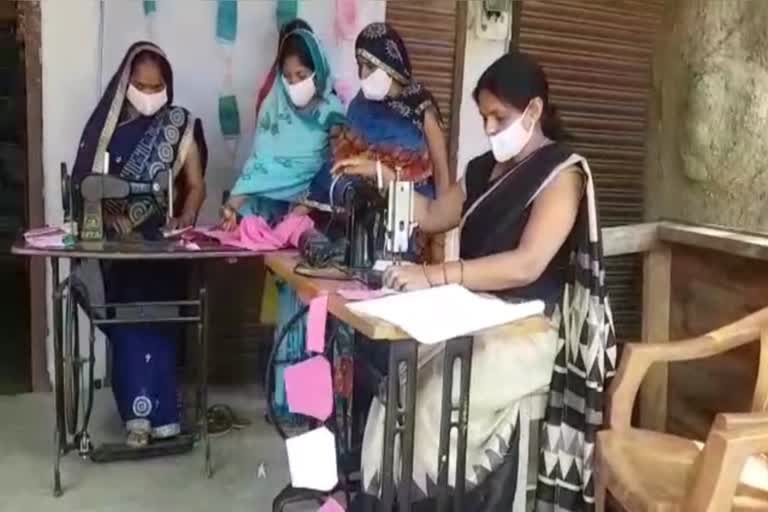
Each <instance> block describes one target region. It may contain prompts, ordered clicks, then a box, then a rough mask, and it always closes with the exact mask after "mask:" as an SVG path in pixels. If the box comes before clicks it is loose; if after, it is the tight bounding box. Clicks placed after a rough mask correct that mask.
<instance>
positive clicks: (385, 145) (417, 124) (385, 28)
mask: <svg viewBox="0 0 768 512" xmlns="http://www.w3.org/2000/svg"><path fill="white" fill-rule="evenodd" d="M355 53H356V55H357V65H358V70H359V76H360V85H361V91H360V92H359V93H358V95H357V96H356V97H355V98H354V99H353V100H352V103H350V105H349V109H348V111H347V119H348V126H347V127H346V128H345V129H344V130H343V131H342V132H341V134H340V136H339V137H338V138H337V139H336V140H335V141H334V148H333V157H334V158H333V160H334V163H335V166H334V167H335V168H337V169H338V168H344V167H356V166H374V165H375V163H376V161H377V160H378V161H379V162H381V164H382V165H383V166H384V167H385V168H390V169H396V168H400V169H401V174H400V179H404V180H408V181H413V182H414V183H415V184H416V190H417V191H418V192H419V193H421V194H424V195H427V196H429V197H435V195H436V194H441V193H442V192H444V191H446V190H448V189H449V188H450V185H451V183H452V178H451V176H450V172H449V168H448V151H447V146H446V140H445V135H444V134H443V128H442V120H441V116H440V109H439V107H438V105H437V102H436V101H435V99H434V97H433V96H432V94H431V93H430V92H429V91H428V90H427V89H426V88H425V87H424V86H423V85H422V84H420V83H419V82H417V81H416V80H415V79H414V77H413V72H412V69H411V61H410V58H409V56H408V50H407V48H406V47H405V43H404V42H403V40H402V38H401V37H400V35H399V34H398V33H397V31H396V30H395V29H394V28H392V27H391V26H390V25H388V24H386V23H371V24H370V25H368V26H367V27H365V28H364V29H363V30H362V31H361V32H360V35H359V36H358V37H357V40H356V41H355ZM330 183H331V173H328V172H324V173H322V174H321V175H318V177H317V179H316V180H315V182H314V183H313V185H312V193H311V195H310V197H309V200H310V201H314V202H320V203H326V202H328V191H329V189H330ZM421 241H422V242H423V240H421ZM423 249H424V247H421V248H417V252H420V253H422V254H420V256H425V254H423V252H424V251H423Z"/></svg>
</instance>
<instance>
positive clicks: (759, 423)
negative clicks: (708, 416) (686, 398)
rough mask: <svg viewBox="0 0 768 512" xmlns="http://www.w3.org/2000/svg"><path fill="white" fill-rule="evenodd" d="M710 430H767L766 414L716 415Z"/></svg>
mask: <svg viewBox="0 0 768 512" xmlns="http://www.w3.org/2000/svg"><path fill="white" fill-rule="evenodd" d="M712 428H714V429H718V430H724V431H729V430H733V431H735V430H739V429H751V428H765V429H766V430H768V412H744V413H728V414H718V415H717V417H716V418H715V421H714V423H713V424H712ZM767 451H768V450H767Z"/></svg>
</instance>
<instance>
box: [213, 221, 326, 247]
mask: <svg viewBox="0 0 768 512" xmlns="http://www.w3.org/2000/svg"><path fill="white" fill-rule="evenodd" d="M314 226H315V224H314V223H313V222H312V219H310V218H309V217H308V216H306V215H294V214H290V215H287V216H286V217H285V218H284V219H283V220H282V221H281V222H280V223H279V224H278V225H277V226H275V228H274V229H273V228H271V227H270V226H269V224H267V221H265V220H264V219H263V218H262V217H259V216H257V215H249V216H248V217H245V218H243V220H242V221H241V222H240V225H239V226H238V227H237V229H236V230H234V231H232V232H229V231H224V230H221V229H211V230H207V231H203V230H200V231H199V232H200V233H202V234H204V235H207V236H210V237H213V238H215V239H216V240H218V241H219V242H221V243H222V244H224V245H230V246H233V247H239V248H241V249H245V250H248V251H253V252H269V251H277V250H279V249H286V248H289V247H298V246H299V238H300V237H301V235H302V234H304V232H305V231H307V230H309V229H312V228H313V227H314Z"/></svg>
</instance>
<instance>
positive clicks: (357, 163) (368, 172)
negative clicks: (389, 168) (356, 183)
mask: <svg viewBox="0 0 768 512" xmlns="http://www.w3.org/2000/svg"><path fill="white" fill-rule="evenodd" d="M382 167H383V165H382ZM331 174H332V175H334V176H337V175H339V174H346V175H356V176H363V177H365V178H373V179H375V178H376V162H374V161H373V160H369V159H367V158H358V157H352V158H345V159H343V160H340V161H338V162H336V163H335V164H334V165H333V169H331Z"/></svg>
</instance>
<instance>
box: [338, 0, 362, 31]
mask: <svg viewBox="0 0 768 512" xmlns="http://www.w3.org/2000/svg"><path fill="white" fill-rule="evenodd" d="M357 2H358V0H336V23H335V24H334V25H335V27H336V40H337V41H340V40H342V39H346V40H347V41H352V40H353V39H354V38H355V37H357V32H358V15H357V11H358V9H357Z"/></svg>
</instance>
